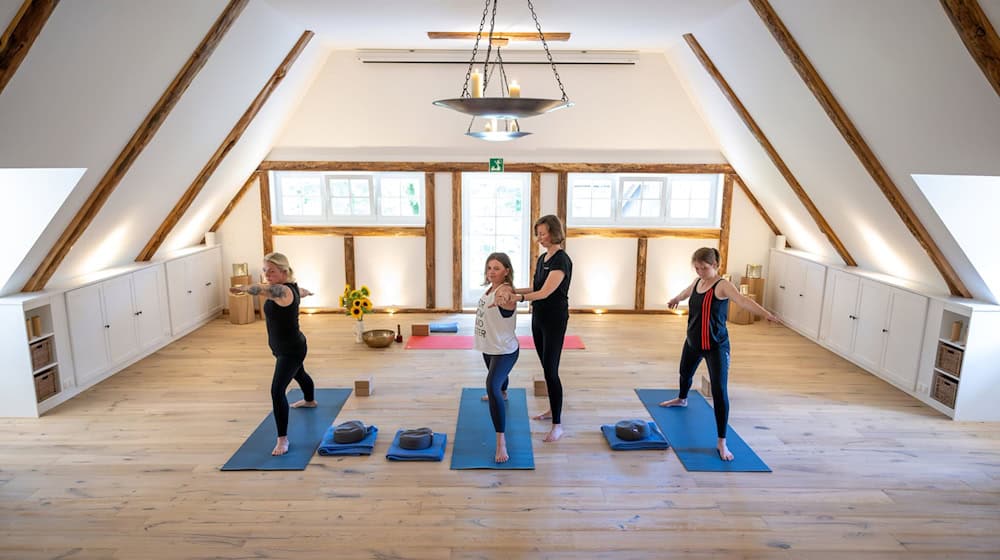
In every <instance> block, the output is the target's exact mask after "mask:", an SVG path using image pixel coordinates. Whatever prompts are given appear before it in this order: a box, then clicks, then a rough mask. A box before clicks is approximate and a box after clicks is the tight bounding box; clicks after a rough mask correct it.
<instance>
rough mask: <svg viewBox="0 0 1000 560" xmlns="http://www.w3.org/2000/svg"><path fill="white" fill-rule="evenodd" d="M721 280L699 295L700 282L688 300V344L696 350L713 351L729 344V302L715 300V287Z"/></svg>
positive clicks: (692, 290) (696, 284) (693, 287)
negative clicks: (727, 327)
mask: <svg viewBox="0 0 1000 560" xmlns="http://www.w3.org/2000/svg"><path fill="white" fill-rule="evenodd" d="M721 281H722V278H719V279H718V280H716V281H715V283H714V284H712V287H710V288H709V289H708V290H706V291H705V293H703V294H699V293H698V280H695V281H694V286H692V288H691V298H690V299H689V300H688V313H689V315H688V330H687V343H688V344H689V345H691V347H692V348H694V349H695V350H712V349H714V348H717V347H719V346H722V345H725V344H729V331H728V330H726V320H727V319H728V318H729V300H728V299H726V300H721V299H716V298H715V287H716V286H717V285H718V284H719V282H721Z"/></svg>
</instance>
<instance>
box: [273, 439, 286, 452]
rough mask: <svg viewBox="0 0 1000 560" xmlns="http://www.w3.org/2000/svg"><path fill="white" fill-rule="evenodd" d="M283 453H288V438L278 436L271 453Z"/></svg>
mask: <svg viewBox="0 0 1000 560" xmlns="http://www.w3.org/2000/svg"><path fill="white" fill-rule="evenodd" d="M285 453H288V438H287V437H280V438H278V443H276V444H274V451H271V455H274V456H278V455H284V454H285Z"/></svg>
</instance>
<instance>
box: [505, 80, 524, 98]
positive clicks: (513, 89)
mask: <svg viewBox="0 0 1000 560" xmlns="http://www.w3.org/2000/svg"><path fill="white" fill-rule="evenodd" d="M507 89H508V90H509V91H510V96H511V97H521V84H519V83H517V80H514V81H513V82H511V83H510V85H509V86H507Z"/></svg>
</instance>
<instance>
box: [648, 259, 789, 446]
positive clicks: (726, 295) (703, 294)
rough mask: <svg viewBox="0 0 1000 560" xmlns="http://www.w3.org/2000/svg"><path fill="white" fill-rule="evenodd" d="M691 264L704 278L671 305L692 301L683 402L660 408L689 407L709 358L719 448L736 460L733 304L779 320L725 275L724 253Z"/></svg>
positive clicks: (683, 368) (680, 398) (684, 356)
mask: <svg viewBox="0 0 1000 560" xmlns="http://www.w3.org/2000/svg"><path fill="white" fill-rule="evenodd" d="M691 265H692V266H694V270H695V272H696V273H697V274H698V279H697V280H695V281H694V283H692V284H691V285H690V286H688V287H687V288H685V289H684V291H683V292H681V293H679V294H677V296H676V297H674V298H673V299H671V300H670V301H669V302H667V307H669V308H670V309H675V308H676V307H677V304H679V303H680V302H682V301H684V300H686V299H689V298H690V299H689V301H688V327H687V337H685V340H684V349H683V350H682V351H681V362H680V391H679V392H678V393H677V398H675V399H670V400H669V401H663V402H661V403H660V406H687V396H688V392H689V391H690V390H691V384H692V382H693V381H694V374H695V371H697V369H698V364H699V363H701V360H702V359H704V360H705V364H706V365H707V366H708V375H709V378H710V379H711V381H712V404H713V407H714V410H715V430H716V434H717V435H718V438H719V440H718V443H717V446H716V447H717V449H718V451H719V457H720V458H722V460H723V461H732V460H733V454H732V453H731V452H730V451H729V448H728V447H726V427H727V425H728V422H729V391H728V384H729V331H728V330H727V329H726V319H727V318H728V315H729V301H730V300H732V301H733V303H735V304H736V305H739V306H740V307H742V308H743V309H746V310H748V311H750V312H751V313H754V314H755V315H760V316H761V317H764V318H766V319H767V320H768V321H773V322H779V320H778V318H777V317H776V316H774V315H773V314H772V313H771V312H770V311H768V310H766V309H764V308H763V307H761V306H760V305H758V304H757V302H755V301H754V300H752V299H750V298H748V297H746V296H744V295H742V294H740V292H739V290H737V289H736V288H735V287H734V286H733V285H732V284H731V283H730V282H729V281H728V280H725V279H723V278H722V277H720V276H719V251H717V250H716V249H713V248H711V247H702V248H701V249H698V250H697V251H695V252H694V255H693V256H692V257H691Z"/></svg>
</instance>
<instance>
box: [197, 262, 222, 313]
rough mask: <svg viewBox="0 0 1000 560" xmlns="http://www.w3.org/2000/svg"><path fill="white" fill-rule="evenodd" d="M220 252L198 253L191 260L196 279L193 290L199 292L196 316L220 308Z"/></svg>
mask: <svg viewBox="0 0 1000 560" xmlns="http://www.w3.org/2000/svg"><path fill="white" fill-rule="evenodd" d="M221 257H222V255H221V252H220V251H219V250H218V249H213V250H211V251H205V252H203V253H198V254H197V255H195V257H193V258H192V262H193V263H194V266H195V275H194V276H193V278H197V281H196V286H195V288H196V289H197V290H199V292H200V295H199V298H198V316H199V317H203V316H204V315H206V314H213V313H215V312H216V311H218V310H219V308H220V307H222V295H221V292H220V291H219V290H220V289H221V288H220V286H219V284H220V282H221V280H220V279H221V277H222V261H221Z"/></svg>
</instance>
